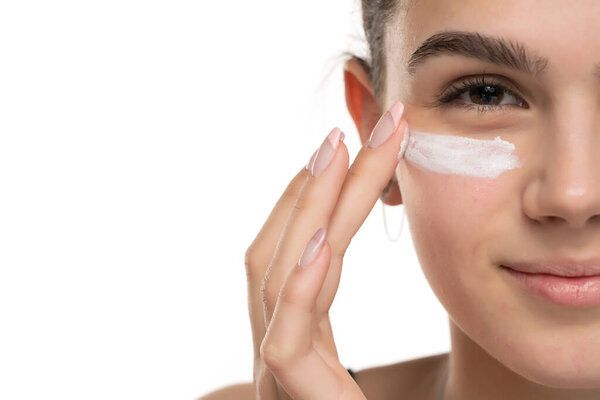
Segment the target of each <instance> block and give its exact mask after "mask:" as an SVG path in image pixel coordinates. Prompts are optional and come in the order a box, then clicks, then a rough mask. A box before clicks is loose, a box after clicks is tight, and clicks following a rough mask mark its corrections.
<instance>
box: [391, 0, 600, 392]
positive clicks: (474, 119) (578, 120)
mask: <svg viewBox="0 0 600 400" xmlns="http://www.w3.org/2000/svg"><path fill="white" fill-rule="evenodd" d="M598 20H600V2H597V1H595V0H588V1H578V2H564V1H560V0H539V1H534V0H529V1H523V0H505V1H501V2H500V1H492V0H489V1H482V0H461V1H446V0H439V1H435V0H419V1H417V2H415V3H414V4H413V5H412V6H411V7H410V8H409V10H408V12H407V15H406V17H404V15H398V16H397V19H396V20H394V21H392V22H391V24H390V30H389V31H388V32H387V36H386V40H387V49H386V51H387V55H388V58H389V60H388V69H387V75H386V82H387V87H386V99H385V104H387V105H390V104H392V102H393V101H394V100H396V99H401V100H402V101H403V102H404V104H405V116H406V118H407V120H408V123H409V126H410V127H411V128H412V129H416V130H421V131H427V132H433V133H438V134H444V135H457V136H463V137H469V138H476V139H494V138H495V137H496V136H500V137H501V139H503V140H506V141H508V142H511V143H513V144H514V146H515V150H514V154H515V155H516V156H518V158H519V159H520V160H524V163H523V165H522V166H521V167H520V168H516V169H514V170H510V171H506V172H504V173H502V174H501V175H499V176H498V177H496V178H478V177H469V176H463V175H451V174H438V173H435V172H432V171H429V170H426V169H422V168H419V167H417V166H415V165H413V164H411V163H410V162H407V161H406V159H402V160H401V161H400V163H399V164H398V167H397V170H396V177H397V179H398V182H399V185H400V188H401V192H402V198H403V202H404V204H405V205H406V213H407V217H408V219H409V221H410V228H411V233H412V237H413V240H414V243H415V246H416V251H417V254H418V257H419V260H420V263H421V266H422V268H423V270H424V273H425V276H426V277H427V279H428V281H429V283H430V284H431V286H432V289H433V290H434V292H435V294H436V295H437V297H438V298H439V300H440V301H441V303H442V304H443V305H444V307H445V308H446V310H447V311H448V313H449V315H450V317H451V319H452V321H453V322H454V323H455V324H456V325H457V326H459V327H460V329H461V330H462V331H463V332H465V333H466V334H468V336H469V337H470V338H471V339H472V340H473V341H474V342H476V343H477V344H479V345H480V346H481V347H482V348H484V349H485V350H486V351H487V352H488V353H489V354H491V355H492V356H493V357H494V358H496V359H498V360H499V361H500V362H502V363H503V364H504V365H505V366H507V367H508V368H510V369H511V370H513V371H514V372H517V373H518V374H520V375H522V376H524V377H526V378H528V379H530V380H532V381H534V382H537V383H540V384H543V385H547V386H552V387H565V388H566V387H580V388H583V387H594V386H600V306H587V307H581V306H580V307H573V306H567V305H559V304H557V303H553V302H551V301H548V300H545V299H543V298H541V297H538V296H535V295H533V294H532V293H531V292H529V291H526V290H524V289H523V288H522V287H521V286H520V285H518V284H517V283H516V280H515V279H513V278H512V276H510V275H509V274H508V273H507V272H506V271H507V270H506V269H505V268H502V267H500V266H501V265H511V263H517V262H522V261H528V260H533V259H540V258H559V257H570V258H573V259H575V260H581V259H588V258H591V257H600V217H599V215H600V112H599V111H600V51H598V50H599V49H600V24H598ZM443 31H464V32H471V33H473V32H478V33H480V34H482V35H484V36H485V37H487V38H501V39H504V40H505V41H506V42H505V43H507V44H509V47H510V42H512V43H513V45H514V46H513V47H512V49H513V50H516V52H517V55H519V54H520V57H519V60H520V61H521V62H525V61H526V58H527V59H528V60H529V62H530V64H531V65H529V69H527V68H520V69H519V68H517V63H516V62H514V60H511V59H510V57H509V56H508V53H507V52H506V51H504V52H501V53H500V54H497V55H494V54H492V49H493V48H494V47H498V46H491V45H489V44H488V45H485V46H483V48H481V49H480V50H483V51H482V52H483V53H487V55H488V60H487V61H486V60H483V59H478V58H475V57H470V56H466V55H465V54H466V52H467V51H472V50H475V49H477V48H478V46H477V44H476V43H472V42H469V39H468V38H459V40H457V41H451V42H447V43H446V45H440V46H437V47H436V46H434V47H433V50H430V51H429V52H428V53H426V55H425V56H424V57H422V58H419V59H418V60H416V61H415V62H414V64H413V65H414V73H413V74H410V73H409V72H408V71H407V68H406V66H407V64H408V63H409V60H410V57H411V55H412V54H413V52H415V50H417V48H418V47H419V46H420V45H421V44H422V43H423V42H424V41H425V40H426V39H427V38H429V37H430V36H432V35H434V34H436V33H440V32H443ZM517 42H518V43H520V44H522V45H523V49H521V48H520V47H518V46H517V45H516V43H517ZM479 47H481V46H479ZM461 48H462V49H463V50H462V51H463V55H457V54H456V53H453V51H456V50H457V49H461ZM439 49H446V50H447V51H445V52H442V53H439V54H437V55H433V54H434V53H435V50H439ZM523 51H526V52H527V57H525V56H524V53H523ZM427 54H429V55H430V56H427ZM481 56H482V57H483V56H484V54H481ZM536 58H538V59H539V60H537V62H536ZM502 62H504V64H503V65H500V64H499V63H502ZM511 66H512V67H511ZM539 69H543V71H541V72H540V71H537V70H539ZM536 71H537V72H536ZM481 75H484V76H485V77H484V79H485V82H486V83H485V85H490V86H492V87H491V88H487V89H486V88H485V86H483V87H482V85H481V83H477V82H480V81H481ZM469 77H470V78H471V80H473V78H476V79H477V82H476V83H475V84H476V85H477V84H478V85H479V86H478V87H475V88H473V89H471V90H470V91H469V90H468V89H467V90H466V91H465V92H464V93H463V94H459V95H458V96H457V97H456V98H455V99H454V100H450V101H447V102H446V103H444V104H443V105H440V106H435V103H436V102H437V101H438V100H439V97H438V95H439V94H441V95H442V97H444V96H445V95H447V94H448V93H449V89H450V87H451V86H455V87H460V84H461V82H464V81H465V80H467V81H468V80H469ZM505 88H506V89H509V90H511V91H512V92H513V93H514V95H513V94H510V92H507V91H506V89H505ZM490 89H495V91H494V90H490ZM446 100H448V98H446ZM469 106H470V107H471V108H469ZM477 107H480V108H485V111H486V112H481V111H478V110H477Z"/></svg>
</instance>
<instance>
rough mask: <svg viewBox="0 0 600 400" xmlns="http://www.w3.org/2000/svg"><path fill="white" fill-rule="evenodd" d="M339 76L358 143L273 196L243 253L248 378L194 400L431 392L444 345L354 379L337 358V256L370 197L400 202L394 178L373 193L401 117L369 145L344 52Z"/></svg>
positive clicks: (364, 81)
mask: <svg viewBox="0 0 600 400" xmlns="http://www.w3.org/2000/svg"><path fill="white" fill-rule="evenodd" d="M344 79H345V83H346V100H347V105H348V107H349V110H350V113H351V115H352V117H353V119H354V121H355V123H356V125H357V127H358V129H359V132H360V137H361V142H362V144H363V147H362V148H361V150H360V151H359V153H358V155H357V157H356V159H355V161H354V163H353V164H352V166H351V167H350V168H348V160H349V156H348V150H347V148H346V146H345V145H344V144H343V142H340V144H339V147H338V149H337V151H336V153H335V156H334V157H333V159H332V161H331V163H330V164H329V165H328V167H327V168H326V169H325V171H324V172H323V173H322V174H321V175H319V176H316V177H313V176H312V175H311V173H310V172H309V171H308V170H307V169H306V168H302V169H301V170H300V171H299V172H298V174H297V175H296V176H295V177H294V178H293V179H292V181H291V182H290V183H289V185H288V187H287V188H286V189H285V191H284V192H283V194H282V196H281V197H280V199H279V200H278V202H277V203H276V205H275V207H274V209H273V210H272V212H271V214H270V215H269V217H268V219H267V221H266V223H265V224H264V226H263V227H262V229H261V230H260V232H259V233H258V235H257V237H256V239H255V240H254V242H253V243H252V244H251V246H250V247H249V248H248V250H247V252H246V271H247V278H248V301H249V312H250V319H251V326H252V333H253V343H254V350H255V352H254V353H255V361H254V375H255V377H254V383H247V384H239V385H234V386H230V387H227V388H224V389H221V390H218V391H215V392H213V393H210V394H208V395H206V396H204V397H202V399H203V400H218V399H234V398H236V399H261V400H267V399H269V400H271V399H272V400H275V399H289V398H290V397H289V395H288V393H289V394H291V395H292V398H293V399H298V400H300V399H314V400H319V399H348V400H350V399H365V398H378V399H386V398H390V399H392V398H394V396H397V394H398V393H406V394H411V395H419V396H420V397H419V398H421V399H425V400H426V399H428V398H432V399H433V398H434V397H433V394H434V393H437V391H439V385H440V384H441V378H442V374H443V372H444V371H445V369H444V368H443V367H444V366H445V365H446V360H447V354H442V355H436V356H431V357H425V358H423V359H418V360H410V361H407V362H403V363H398V364H393V365H389V366H382V367H376V368H369V369H365V370H362V371H357V372H356V380H354V379H353V378H352V377H351V376H350V375H349V374H348V372H347V370H346V368H345V367H344V366H343V365H342V364H341V363H340V362H339V359H338V354H337V349H336V347H335V342H334V339H333V333H332V330H331V324H330V321H329V315H328V312H329V308H330V306H331V304H332V302H333V299H334V297H335V293H336V291H337V288H338V285H339V280H340V274H341V269H342V260H343V256H344V254H345V252H346V249H347V248H348V245H349V244H350V241H351V239H352V237H353V236H354V235H355V234H356V232H357V231H358V229H359V228H360V226H361V225H362V224H363V222H364V221H365V219H366V217H367V215H368V214H369V213H370V211H371V210H372V208H373V206H374V205H375V203H376V202H377V200H378V199H379V198H381V199H382V201H385V202H386V203H387V204H399V203H400V202H401V198H400V192H399V190H398V186H397V184H396V185H392V186H391V187H390V188H389V190H387V191H386V193H385V197H383V198H382V197H381V196H382V193H383V191H384V188H385V187H386V186H388V183H389V182H390V180H392V183H393V182H395V177H394V171H395V168H396V166H397V164H398V159H397V155H398V152H399V150H400V144H401V142H402V139H403V137H404V129H405V128H406V126H407V121H406V119H404V118H403V119H402V120H401V121H400V123H399V125H398V127H397V128H396V130H395V131H394V132H393V133H392V135H391V136H390V137H389V138H388V139H387V140H386V141H385V142H384V143H383V144H381V145H380V146H379V147H377V148H375V149H371V148H369V147H368V142H369V138H370V136H371V134H372V132H373V129H374V127H375V126H376V125H377V122H378V121H379V118H380V117H381V115H378V113H379V111H378V109H377V108H376V105H375V101H374V98H373V92H372V89H371V87H370V85H369V82H368V77H367V74H366V71H364V69H363V68H362V66H361V65H360V63H358V62H357V61H356V60H353V59H351V60H348V61H347V62H346V64H345V66H344ZM321 226H323V227H326V228H327V236H326V239H325V244H324V245H323V247H322V248H321V251H320V252H319V253H318V255H317V256H316V258H315V260H314V261H313V262H312V263H311V264H310V265H309V266H307V267H305V268H304V269H302V268H298V267H297V266H296V262H297V260H298V258H299V257H300V255H301V253H302V251H303V249H304V246H305V245H306V243H307V242H308V240H309V239H310V237H311V236H312V234H313V233H314V231H315V230H316V229H317V228H319V227H321ZM278 242H281V244H280V246H279V247H277V243H278ZM261 294H262V295H261ZM399 376H400V377H401V378H400V379H399ZM314 382H319V384H318V385H315V384H314ZM419 382H423V383H422V384H419ZM391 388H395V389H394V390H390V389H391ZM436 389H437V391H436Z"/></svg>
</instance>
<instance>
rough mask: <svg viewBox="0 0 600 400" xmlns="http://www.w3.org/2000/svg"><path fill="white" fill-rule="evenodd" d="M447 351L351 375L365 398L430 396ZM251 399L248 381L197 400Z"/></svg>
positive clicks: (251, 387) (439, 378) (384, 399)
mask: <svg viewBox="0 0 600 400" xmlns="http://www.w3.org/2000/svg"><path fill="white" fill-rule="evenodd" d="M447 359H448V353H443V354H435V355H432V356H427V357H421V358H415V359H411V360H407V361H401V362H398V363H394V364H388V365H380V366H376V367H370V368H364V369H361V370H353V374H354V379H355V380H356V383H357V384H358V386H359V387H360V388H361V390H362V391H363V393H364V394H365V396H366V397H367V398H368V399H379V400H387V399H390V400H392V399H393V400H397V399H398V397H399V396H403V397H405V398H409V399H412V398H415V399H421V400H426V399H434V398H435V394H437V393H438V391H439V389H440V384H441V382H442V378H443V375H444V372H445V371H446V366H447ZM228 399H238V400H241V399H248V400H251V399H254V385H253V383H252V382H249V383H241V384H237V385H233V386H227V387H225V388H222V389H220V390H217V391H215V392H211V393H208V394H206V395H204V396H203V397H201V398H200V399H198V400H228Z"/></svg>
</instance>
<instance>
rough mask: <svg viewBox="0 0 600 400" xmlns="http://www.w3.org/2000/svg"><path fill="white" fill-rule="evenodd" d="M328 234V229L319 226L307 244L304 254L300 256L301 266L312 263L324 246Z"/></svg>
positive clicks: (299, 263) (299, 264)
mask: <svg viewBox="0 0 600 400" xmlns="http://www.w3.org/2000/svg"><path fill="white" fill-rule="evenodd" d="M326 234H327V230H326V229H325V228H319V229H318V230H317V232H316V233H315V234H314V235H313V237H312V238H310V240H309V241H308V243H307V244H306V247H305V248H304V251H303V252H302V255H301V256H300V260H299V261H298V266H299V267H304V266H306V265H308V264H310V263H311V262H312V261H313V260H314V259H315V257H316V256H317V254H319V250H321V247H322V246H323V243H324V242H325V235H326Z"/></svg>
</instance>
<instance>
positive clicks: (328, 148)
mask: <svg viewBox="0 0 600 400" xmlns="http://www.w3.org/2000/svg"><path fill="white" fill-rule="evenodd" d="M345 137H346V135H344V133H343V132H342V131H341V130H340V128H338V127H335V128H333V129H332V130H331V132H329V135H327V137H326V138H325V140H324V141H323V143H322V144H321V147H319V149H318V150H317V151H315V153H314V154H313V155H312V157H311V158H310V160H309V161H308V164H306V169H308V170H309V171H310V172H311V174H312V175H313V176H318V175H319V174H320V173H321V172H323V171H324V170H325V168H327V166H328V165H329V162H330V161H331V159H332V158H333V156H334V155H335V151H336V150H337V148H338V146H339V143H340V141H341V140H344V138H345Z"/></svg>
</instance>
